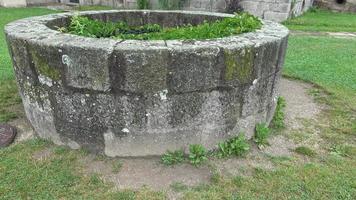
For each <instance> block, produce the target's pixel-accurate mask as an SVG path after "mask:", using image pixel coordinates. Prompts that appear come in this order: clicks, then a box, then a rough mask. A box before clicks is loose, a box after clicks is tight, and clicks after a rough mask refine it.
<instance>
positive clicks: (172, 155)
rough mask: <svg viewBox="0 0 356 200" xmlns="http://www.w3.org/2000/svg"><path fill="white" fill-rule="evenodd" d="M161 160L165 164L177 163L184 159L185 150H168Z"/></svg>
mask: <svg viewBox="0 0 356 200" xmlns="http://www.w3.org/2000/svg"><path fill="white" fill-rule="evenodd" d="M161 161H162V163H163V164H164V165H167V166H170V165H176V164H179V163H182V162H183V161H184V152H183V150H176V151H167V153H165V154H164V155H163V156H162V157H161Z"/></svg>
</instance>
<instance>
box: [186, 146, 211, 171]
mask: <svg viewBox="0 0 356 200" xmlns="http://www.w3.org/2000/svg"><path fill="white" fill-rule="evenodd" d="M206 154H207V152H206V149H205V147H203V145H201V144H191V145H189V161H190V163H191V164H192V165H194V166H198V165H201V164H202V163H203V162H205V161H206V160H207V155H206Z"/></svg>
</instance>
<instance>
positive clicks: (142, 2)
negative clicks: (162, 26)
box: [137, 0, 150, 10]
mask: <svg viewBox="0 0 356 200" xmlns="http://www.w3.org/2000/svg"><path fill="white" fill-rule="evenodd" d="M137 8H138V9H140V10H143V9H149V8H150V2H149V0H137Z"/></svg>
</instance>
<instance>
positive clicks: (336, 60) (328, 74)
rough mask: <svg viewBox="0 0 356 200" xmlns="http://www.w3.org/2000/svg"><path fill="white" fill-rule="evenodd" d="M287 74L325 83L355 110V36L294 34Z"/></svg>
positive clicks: (290, 41)
mask: <svg viewBox="0 0 356 200" xmlns="http://www.w3.org/2000/svg"><path fill="white" fill-rule="evenodd" d="M288 45H289V47H288V53H287V56H286V63H285V66H284V74H285V75H288V76H290V77H294V78H298V79H301V80H304V81H308V82H312V83H315V84H317V85H319V86H322V87H323V88H325V89H326V90H327V91H329V92H331V93H334V94H336V96H339V97H342V98H345V99H344V100H345V102H347V103H348V104H349V105H350V106H352V107H353V109H355V110H356V101H355V99H356V56H355V55H356V38H355V39H340V38H332V37H326V36H319V37H311V36H292V37H290V39H289V43H288Z"/></svg>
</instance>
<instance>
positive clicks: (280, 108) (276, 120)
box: [271, 97, 286, 129]
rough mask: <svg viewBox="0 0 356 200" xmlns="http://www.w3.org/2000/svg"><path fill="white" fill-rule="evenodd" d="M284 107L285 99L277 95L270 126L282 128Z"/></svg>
mask: <svg viewBox="0 0 356 200" xmlns="http://www.w3.org/2000/svg"><path fill="white" fill-rule="evenodd" d="M285 107H286V100H285V99H284V98H283V97H278V100H277V107H276V110H275V112H274V116H273V119H272V124H271V127H272V128H274V129H282V128H284V127H285V124H284V109H285Z"/></svg>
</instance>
